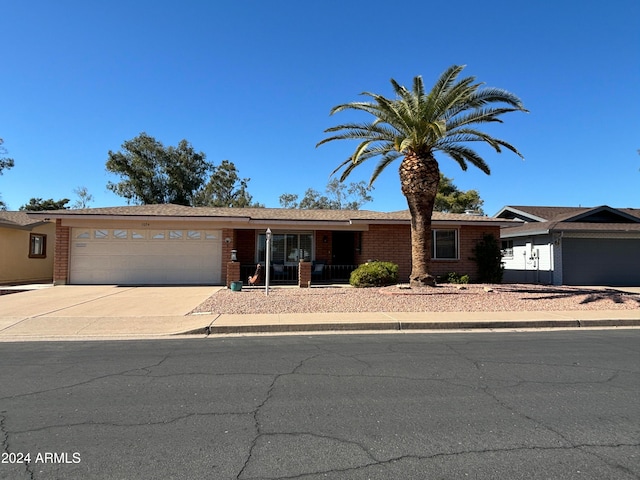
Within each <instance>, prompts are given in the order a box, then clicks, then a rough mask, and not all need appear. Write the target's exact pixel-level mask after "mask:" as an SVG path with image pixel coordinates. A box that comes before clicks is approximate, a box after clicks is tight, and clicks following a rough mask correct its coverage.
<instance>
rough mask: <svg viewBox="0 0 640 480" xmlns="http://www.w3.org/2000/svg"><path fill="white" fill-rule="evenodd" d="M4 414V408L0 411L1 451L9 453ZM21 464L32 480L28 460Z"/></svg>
mask: <svg viewBox="0 0 640 480" xmlns="http://www.w3.org/2000/svg"><path fill="white" fill-rule="evenodd" d="M6 414H7V411H6V410H3V411H1V412H0V438H1V439H2V452H4V453H11V447H10V446H9V430H7V426H6V421H7V415H6ZM11 433H13V432H11ZM14 453H15V452H14ZM23 465H24V469H25V472H26V473H27V475H28V476H29V478H31V479H32V480H33V478H34V472H33V470H32V469H31V466H30V464H29V463H28V462H24V464H23Z"/></svg>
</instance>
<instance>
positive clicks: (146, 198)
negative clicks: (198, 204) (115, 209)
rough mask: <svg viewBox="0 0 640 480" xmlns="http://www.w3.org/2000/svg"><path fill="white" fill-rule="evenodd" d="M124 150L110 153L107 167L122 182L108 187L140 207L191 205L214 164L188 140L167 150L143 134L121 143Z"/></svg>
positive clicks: (110, 183)
mask: <svg viewBox="0 0 640 480" xmlns="http://www.w3.org/2000/svg"><path fill="white" fill-rule="evenodd" d="M122 149H123V151H121V152H115V153H114V152H112V151H109V159H108V160H107V163H106V167H107V170H108V171H109V172H111V173H114V174H116V175H119V176H120V178H122V181H120V182H118V183H112V182H109V183H108V184H107V188H108V189H109V190H111V191H113V192H114V193H116V194H117V195H120V196H122V197H124V198H126V199H127V200H128V201H129V202H134V203H139V204H155V203H176V204H179V205H191V204H192V201H193V198H194V196H195V194H196V192H197V191H198V190H199V189H200V188H201V187H202V186H203V185H204V183H205V178H206V174H207V173H208V172H209V171H210V170H211V167H212V166H211V164H209V163H208V162H207V161H206V160H205V154H204V153H202V152H196V151H195V150H194V149H193V147H192V146H191V144H190V143H189V142H187V141H186V140H181V141H180V143H179V144H178V146H177V147H172V146H170V147H165V146H164V145H163V144H162V143H161V142H159V141H158V140H156V139H155V138H153V137H151V136H149V135H147V134H146V133H144V132H142V133H141V134H140V135H138V136H137V137H135V138H133V139H132V140H128V141H125V142H124V143H123V144H122Z"/></svg>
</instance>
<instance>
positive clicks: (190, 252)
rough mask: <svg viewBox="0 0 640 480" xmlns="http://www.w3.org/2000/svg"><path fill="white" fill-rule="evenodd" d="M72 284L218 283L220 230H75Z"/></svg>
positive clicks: (73, 231)
mask: <svg viewBox="0 0 640 480" xmlns="http://www.w3.org/2000/svg"><path fill="white" fill-rule="evenodd" d="M71 235H72V238H71V252H70V266H69V276H70V282H71V283H72V284H106V285H111V284H121V285H122V284H125V285H149V284H151V285H175V284H219V283H221V281H220V279H221V273H222V270H221V261H222V258H221V257H222V244H221V232H220V231H219V230H187V229H182V230H180V229H167V230H150V229H133V228H109V229H96V228H91V229H88V228H73V229H72V231H71Z"/></svg>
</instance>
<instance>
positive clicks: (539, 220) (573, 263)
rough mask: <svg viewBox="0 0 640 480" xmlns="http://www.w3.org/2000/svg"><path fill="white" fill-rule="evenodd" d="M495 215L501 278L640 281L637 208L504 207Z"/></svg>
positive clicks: (563, 282)
mask: <svg viewBox="0 0 640 480" xmlns="http://www.w3.org/2000/svg"><path fill="white" fill-rule="evenodd" d="M496 217H497V218H503V219H515V220H517V221H520V222H521V224H520V225H519V226H515V227H508V228H503V229H502V231H501V239H502V240H501V241H502V251H503V261H504V264H505V273H504V281H505V282H508V283H544V284H553V285H612V286H624V285H627V286H629V285H634V286H638V285H640V209H633V208H611V207H608V206H601V207H595V208H583V207H522V206H507V207H504V208H503V209H502V210H500V211H499V212H498V213H497V214H496Z"/></svg>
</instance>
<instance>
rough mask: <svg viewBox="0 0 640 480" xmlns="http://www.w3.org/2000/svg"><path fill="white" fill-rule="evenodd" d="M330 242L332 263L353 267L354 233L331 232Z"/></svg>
mask: <svg viewBox="0 0 640 480" xmlns="http://www.w3.org/2000/svg"><path fill="white" fill-rule="evenodd" d="M332 237H333V239H332V242H331V251H332V263H333V264H334V265H353V263H354V262H355V248H356V245H355V232H333V234H332Z"/></svg>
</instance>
